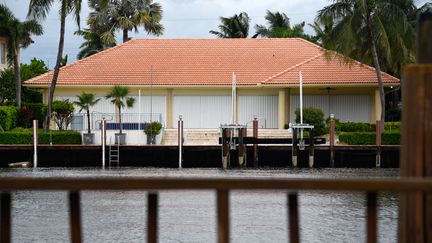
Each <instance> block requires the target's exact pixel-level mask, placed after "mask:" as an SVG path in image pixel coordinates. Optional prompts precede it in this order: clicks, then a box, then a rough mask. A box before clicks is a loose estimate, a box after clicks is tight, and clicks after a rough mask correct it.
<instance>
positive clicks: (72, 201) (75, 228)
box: [69, 191, 82, 243]
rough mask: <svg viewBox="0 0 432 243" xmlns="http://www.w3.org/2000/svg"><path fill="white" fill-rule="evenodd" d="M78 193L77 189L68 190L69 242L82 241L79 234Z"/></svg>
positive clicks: (78, 242)
mask: <svg viewBox="0 0 432 243" xmlns="http://www.w3.org/2000/svg"><path fill="white" fill-rule="evenodd" d="M80 203H81V202H80V194H79V192H77V191H74V192H69V207H70V225H71V242H72V243H80V242H82V234H81V206H80Z"/></svg>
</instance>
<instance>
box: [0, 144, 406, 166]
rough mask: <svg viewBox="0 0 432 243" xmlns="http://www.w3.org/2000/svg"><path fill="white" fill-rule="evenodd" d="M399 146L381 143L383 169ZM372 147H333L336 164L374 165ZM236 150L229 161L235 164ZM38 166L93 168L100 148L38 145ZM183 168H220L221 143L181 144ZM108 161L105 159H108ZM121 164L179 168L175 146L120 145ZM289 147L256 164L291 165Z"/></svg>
mask: <svg viewBox="0 0 432 243" xmlns="http://www.w3.org/2000/svg"><path fill="white" fill-rule="evenodd" d="M399 150H400V146H383V147H382V161H381V167H383V168H397V167H399ZM375 151H376V147H375V146H368V145H361V146H360V145H359V146H353V145H350V146H336V147H335V167H352V168H373V167H375ZM236 152H237V151H232V158H233V160H234V161H232V162H231V163H232V164H234V165H236V164H237V160H236V157H237V156H236ZM0 155H1V156H0V167H7V166H8V163H12V162H20V161H31V159H32V156H33V150H32V146H31V145H0ZM38 158H39V161H38V166H39V167H94V166H101V147H100V146H96V145H94V146H85V145H53V146H50V145H41V146H39V152H38ZM183 158H184V161H183V167H184V168H215V167H221V147H220V146H184V155H183ZM329 160H330V152H329V147H328V146H316V147H315V167H329ZM107 161H108V159H107ZM298 161H299V165H298V166H299V167H307V166H308V150H307V149H305V150H304V151H299V158H298ZM252 165H253V163H252V146H248V148H247V166H248V167H252ZM120 166H137V167H167V168H176V167H178V147H177V146H121V147H120ZM290 166H291V146H265V145H262V146H260V147H259V167H290Z"/></svg>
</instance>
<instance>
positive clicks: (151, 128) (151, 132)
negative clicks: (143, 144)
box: [144, 121, 162, 144]
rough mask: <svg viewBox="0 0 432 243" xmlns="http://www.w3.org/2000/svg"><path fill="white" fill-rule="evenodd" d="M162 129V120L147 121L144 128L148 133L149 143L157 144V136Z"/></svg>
mask: <svg viewBox="0 0 432 243" xmlns="http://www.w3.org/2000/svg"><path fill="white" fill-rule="evenodd" d="M161 130H162V124H161V123H160V122H157V121H154V122H151V123H147V124H146V126H145V128H144V133H145V134H146V135H147V144H156V136H157V135H159V133H160V132H161Z"/></svg>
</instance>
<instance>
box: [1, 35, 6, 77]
mask: <svg viewBox="0 0 432 243" xmlns="http://www.w3.org/2000/svg"><path fill="white" fill-rule="evenodd" d="M6 54H7V49H6V38H5V37H1V36H0V71H1V70H3V69H5V68H7V59H6Z"/></svg>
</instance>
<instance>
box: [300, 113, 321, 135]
mask: <svg viewBox="0 0 432 243" xmlns="http://www.w3.org/2000/svg"><path fill="white" fill-rule="evenodd" d="M295 114H296V119H295V121H296V123H300V109H299V108H297V109H296V111H295ZM303 123H306V124H309V125H313V126H314V128H315V134H316V135H318V136H319V135H322V134H324V133H325V131H326V129H325V128H326V126H325V124H324V113H323V112H322V111H321V110H320V109H317V108H313V107H308V108H303Z"/></svg>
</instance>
